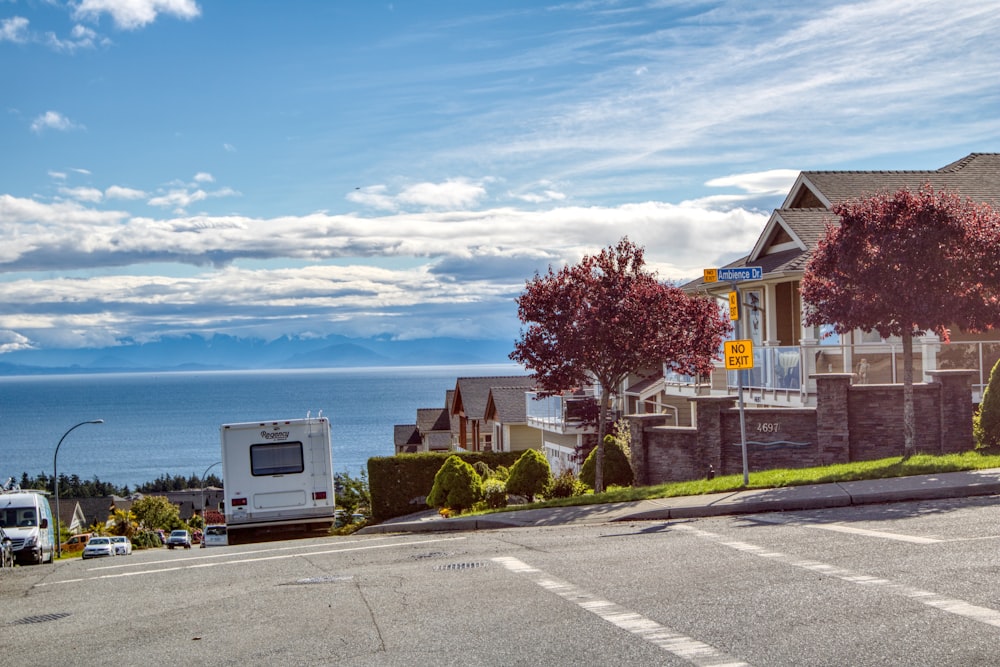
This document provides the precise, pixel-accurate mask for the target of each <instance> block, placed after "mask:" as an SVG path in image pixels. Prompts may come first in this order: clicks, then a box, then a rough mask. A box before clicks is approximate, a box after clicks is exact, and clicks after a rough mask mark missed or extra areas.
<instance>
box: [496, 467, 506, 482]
mask: <svg viewBox="0 0 1000 667" xmlns="http://www.w3.org/2000/svg"><path fill="white" fill-rule="evenodd" d="M493 479H499V480H500V481H501V482H506V481H507V480H508V479H510V468H508V467H507V466H497V467H496V470H494V471H493Z"/></svg>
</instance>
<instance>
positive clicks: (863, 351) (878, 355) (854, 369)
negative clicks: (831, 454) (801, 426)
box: [671, 339, 1000, 395]
mask: <svg viewBox="0 0 1000 667" xmlns="http://www.w3.org/2000/svg"><path fill="white" fill-rule="evenodd" d="M998 360H1000V341H963V342H953V343H943V342H941V341H938V340H936V339H916V340H914V343H913V377H914V381H916V382H922V381H924V373H925V372H926V371H931V370H946V369H958V368H962V369H971V370H974V371H976V375H975V377H974V378H973V387H972V388H973V392H974V393H975V394H977V395H978V394H981V393H982V390H983V388H984V387H985V386H986V384H987V383H988V382H989V377H990V372H991V371H992V369H993V366H994V365H996V363H997V361H998ZM737 373H741V374H742V375H743V378H742V379H743V386H744V387H745V388H748V389H767V390H778V391H780V390H784V391H788V392H796V391H798V392H802V391H804V386H805V384H804V383H805V380H806V378H808V376H809V375H810V374H811V373H851V374H852V375H853V376H854V382H855V383H856V384H901V383H902V381H903V346H902V344H901V343H899V342H885V343H858V344H855V345H818V346H817V345H812V346H782V347H760V346H758V347H755V348H754V368H752V369H749V370H744V371H728V372H727V386H728V387H729V388H730V389H735V388H736V387H737V385H738V379H739V376H738V375H737ZM684 379H686V380H688V382H687V384H692V385H693V384H694V381H693V379H691V378H684ZM671 380H672V381H673V382H674V383H678V384H684V382H681V381H680V380H681V378H679V377H675V378H671Z"/></svg>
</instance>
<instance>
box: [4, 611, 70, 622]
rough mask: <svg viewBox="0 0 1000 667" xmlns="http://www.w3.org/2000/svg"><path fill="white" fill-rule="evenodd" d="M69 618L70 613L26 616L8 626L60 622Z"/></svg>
mask: <svg viewBox="0 0 1000 667" xmlns="http://www.w3.org/2000/svg"><path fill="white" fill-rule="evenodd" d="M67 616H69V612H68V611H61V612H58V613H55V614H40V615H38V616H25V617H24V618H19V619H17V620H16V621H10V622H9V623H7V625H28V624H30V623H45V622H46V621H58V620H59V619H60V618H66V617H67Z"/></svg>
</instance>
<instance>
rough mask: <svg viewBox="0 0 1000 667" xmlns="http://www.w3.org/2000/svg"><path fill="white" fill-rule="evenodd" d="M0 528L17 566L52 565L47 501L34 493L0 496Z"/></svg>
mask: <svg viewBox="0 0 1000 667" xmlns="http://www.w3.org/2000/svg"><path fill="white" fill-rule="evenodd" d="M0 527H2V528H3V529H4V531H5V532H6V533H7V536H8V537H10V539H11V545H12V546H13V548H14V558H15V559H16V560H17V562H18V563H20V564H21V565H25V564H33V565H34V564H38V563H45V562H49V563H51V562H52V557H53V554H54V552H55V535H54V533H55V531H54V528H55V522H54V521H53V520H52V509H51V508H50V507H49V501H48V499H47V498H46V497H45V496H43V495H42V494H41V492H38V491H20V490H17V491H9V492H7V493H0Z"/></svg>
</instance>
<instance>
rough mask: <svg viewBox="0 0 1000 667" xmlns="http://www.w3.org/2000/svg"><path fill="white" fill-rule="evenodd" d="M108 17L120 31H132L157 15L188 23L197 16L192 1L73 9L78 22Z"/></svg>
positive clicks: (90, 3)
mask: <svg viewBox="0 0 1000 667" xmlns="http://www.w3.org/2000/svg"><path fill="white" fill-rule="evenodd" d="M102 14H109V15H110V16H111V18H112V19H113V20H114V22H115V25H116V26H117V27H118V28H120V29H122V30H136V29H138V28H142V27H145V26H147V25H149V24H150V23H152V22H154V21H155V20H156V18H157V16H158V15H160V14H165V15H168V16H173V17H175V18H180V19H185V20H191V19H195V18H197V17H198V16H200V15H201V8H200V7H199V6H198V3H197V2H194V0H81V1H80V3H79V4H78V5H76V7H74V9H73V16H74V17H76V18H78V19H90V20H95V21H96V20H98V19H99V18H100V17H101V15H102Z"/></svg>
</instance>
